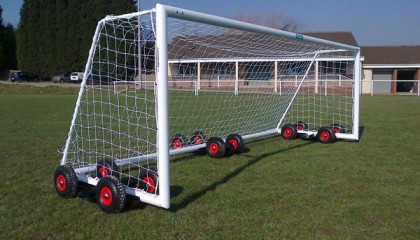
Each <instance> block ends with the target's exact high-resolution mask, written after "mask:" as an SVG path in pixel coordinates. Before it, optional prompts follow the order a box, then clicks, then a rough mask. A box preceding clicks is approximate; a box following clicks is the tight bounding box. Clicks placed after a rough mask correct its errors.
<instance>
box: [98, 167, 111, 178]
mask: <svg viewBox="0 0 420 240" xmlns="http://www.w3.org/2000/svg"><path fill="white" fill-rule="evenodd" d="M99 173H100V174H101V177H107V176H109V173H108V169H107V168H106V167H104V166H102V167H101V168H99Z"/></svg>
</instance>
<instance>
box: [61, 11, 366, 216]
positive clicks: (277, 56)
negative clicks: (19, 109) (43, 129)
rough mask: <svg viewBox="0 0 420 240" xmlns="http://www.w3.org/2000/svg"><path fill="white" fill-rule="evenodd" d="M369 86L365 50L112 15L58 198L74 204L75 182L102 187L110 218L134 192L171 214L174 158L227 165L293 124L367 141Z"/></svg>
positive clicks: (217, 24) (85, 90)
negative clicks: (363, 124) (242, 149)
mask: <svg viewBox="0 0 420 240" xmlns="http://www.w3.org/2000/svg"><path fill="white" fill-rule="evenodd" d="M359 81H360V49H359V48H358V47H355V46H349V45H345V44H341V43H335V42H331V41H326V40H322V39H317V38H314V37H309V36H305V35H301V34H296V33H290V32H285V31H281V30H277V29H272V28H268V27H263V26H258V25H254V24H250V23H244V22H240V21H236V20H231V19H226V18H222V17H218V16H213V15H209V14H203V13H199V12H194V11H190V10H186V9H181V8H176V7H170V6H165V5H161V4H157V5H156V8H155V9H152V10H150V11H143V12H136V13H130V14H125V15H120V16H107V17H106V18H104V19H103V20H101V21H99V23H98V25H97V28H96V31H95V35H94V37H93V40H92V46H91V49H90V52H89V57H88V60H87V64H86V67H85V72H84V77H83V81H82V83H81V87H80V91H79V95H78V99H77V101H76V106H75V110H74V114H73V117H72V121H71V126H70V130H69V133H68V137H67V140H66V144H65V148H64V152H63V157H62V160H61V166H60V167H59V168H58V169H57V171H56V174H55V187H56V191H57V192H58V193H59V195H61V196H65V197H69V196H72V195H73V194H74V191H73V188H71V189H70V190H69V189H68V188H69V186H71V185H69V184H70V183H74V182H75V181H74V179H73V180H72V179H71V178H72V176H76V177H77V181H81V182H86V183H88V184H91V185H94V186H96V187H97V188H99V189H98V190H97V201H98V203H99V205H100V207H101V209H102V210H104V211H107V212H118V211H121V208H122V207H121V206H123V203H121V202H123V200H124V197H123V196H122V195H125V194H129V195H134V196H137V197H139V198H140V200H141V201H142V202H145V203H149V204H152V205H156V206H158V207H162V208H169V207H170V183H171V182H170V159H171V156H173V155H177V154H183V153H188V152H193V151H197V150H200V149H206V151H207V152H208V153H209V155H210V156H212V157H221V156H223V155H224V153H225V151H228V150H230V151H233V152H237V150H238V148H239V146H240V145H243V141H244V140H250V139H253V138H258V137H262V136H266V135H270V134H279V133H282V131H283V133H284V130H283V128H284V126H285V125H287V124H292V125H293V124H294V126H295V127H296V126H297V127H299V126H304V127H302V128H297V131H296V134H300V135H302V136H303V135H304V134H305V135H307V136H317V135H319V131H318V129H320V128H322V127H323V126H328V127H329V128H332V127H335V128H339V131H338V132H336V133H335V136H336V137H337V138H338V139H348V140H358V138H359V90H360V87H359ZM72 171H74V174H73V172H72ZM115 189H116V190H115ZM113 190H115V191H113ZM117 190H118V191H117ZM115 194H116V195H117V196H114V195H115ZM110 195H111V196H112V197H109V196H110ZM119 195H121V196H119ZM113 201H117V202H116V203H115V202H113ZM118 201H120V202H118Z"/></svg>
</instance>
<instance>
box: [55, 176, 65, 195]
mask: <svg viewBox="0 0 420 240" xmlns="http://www.w3.org/2000/svg"><path fill="white" fill-rule="evenodd" d="M55 185H56V186H57V189H58V190H60V191H62V192H63V191H65V190H66V188H67V182H66V178H65V177H64V176H63V175H59V176H58V177H57V179H56V180H55Z"/></svg>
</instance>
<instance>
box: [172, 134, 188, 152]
mask: <svg viewBox="0 0 420 240" xmlns="http://www.w3.org/2000/svg"><path fill="white" fill-rule="evenodd" d="M186 146H188V141H187V138H186V137H185V136H184V135H182V134H179V133H177V134H175V135H174V137H173V138H172V140H171V148H172V149H179V148H183V147H186Z"/></svg>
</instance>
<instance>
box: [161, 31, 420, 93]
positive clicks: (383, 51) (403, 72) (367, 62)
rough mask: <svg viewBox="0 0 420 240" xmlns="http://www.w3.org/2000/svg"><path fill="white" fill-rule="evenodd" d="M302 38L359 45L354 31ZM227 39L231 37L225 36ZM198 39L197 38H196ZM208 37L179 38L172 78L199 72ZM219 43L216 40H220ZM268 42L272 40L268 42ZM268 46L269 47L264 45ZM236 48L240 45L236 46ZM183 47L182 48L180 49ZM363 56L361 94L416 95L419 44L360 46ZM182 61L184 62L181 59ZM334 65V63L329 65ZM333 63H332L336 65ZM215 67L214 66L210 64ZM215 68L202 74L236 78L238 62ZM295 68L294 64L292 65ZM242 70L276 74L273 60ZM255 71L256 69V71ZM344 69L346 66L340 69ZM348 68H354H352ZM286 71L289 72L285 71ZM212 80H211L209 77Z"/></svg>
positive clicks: (324, 65)
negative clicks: (200, 57) (236, 64)
mask: <svg viewBox="0 0 420 240" xmlns="http://www.w3.org/2000/svg"><path fill="white" fill-rule="evenodd" d="M302 34H303V35H307V36H311V37H315V38H320V39H325V40H329V41H333V42H338V43H343V44H346V45H351V46H359V44H358V43H357V40H356V39H355V37H354V36H353V34H352V32H345V31H341V32H305V33H302ZM222 37H223V35H219V36H218V37H217V38H222ZM225 37H228V36H225ZM231 37H232V36H230V38H231ZM196 38H197V37H196ZM230 38H229V39H217V40H220V41H223V42H227V43H232V44H233V45H232V46H225V47H228V48H229V47H234V45H235V44H236V43H237V42H236V41H235V40H234V39H230ZM204 39H205V38H204V37H202V39H193V40H191V39H181V38H178V39H176V41H173V42H172V43H171V45H172V46H171V47H170V48H169V49H170V52H169V58H170V59H172V64H170V66H169V69H170V74H169V75H170V78H172V79H176V78H178V79H179V78H181V79H184V78H190V77H194V76H195V77H196V76H197V74H198V72H197V71H198V70H197V69H200V68H202V67H199V68H197V64H199V61H198V60H199V57H197V56H196V54H197V51H198V49H199V48H200V47H201V45H207V44H206V41H209V40H204ZM208 39H210V40H211V41H215V39H214V37H213V38H208ZM217 40H216V41H217ZM253 41H254V43H255V51H257V50H258V48H259V44H258V43H260V42H261V41H262V40H258V41H257V40H253ZM267 41H270V40H268V39H267ZM265 45H269V44H268V43H265ZM235 47H237V46H235ZM181 48H183V49H181ZM360 48H361V55H362V59H364V60H363V62H362V68H363V69H362V70H363V71H362V84H361V88H362V89H361V92H362V93H364V94H372V93H373V94H396V93H410V92H411V93H417V91H418V83H419V81H420V45H418V46H368V47H360ZM213 52H215V51H212V49H211V48H210V49H209V48H208V49H207V52H206V54H210V55H211V54H213ZM241 54H242V55H240V56H239V55H238V56H237V57H239V58H242V59H243V58H246V57H247V56H246V55H247V54H246V52H242V53H241ZM179 59H183V60H179ZM330 63H333V62H330ZM330 63H328V62H321V63H319V64H318V63H317V64H318V68H319V69H324V70H325V71H331V70H334V69H335V67H334V66H329V64H330ZM337 63H338V64H340V65H342V64H345V62H344V61H337ZM337 63H333V64H337ZM208 64H212V63H208ZM213 65H214V66H212V67H208V69H213V70H212V72H208V71H204V70H202V71H201V72H200V75H204V76H205V78H207V77H208V76H214V75H217V78H218V79H219V78H226V79H230V78H234V74H235V61H231V62H225V63H214V64H213ZM290 66H292V65H290ZM239 68H247V71H246V72H247V74H248V75H247V76H243V78H244V79H253V80H261V81H264V80H269V79H270V78H272V77H273V76H272V75H273V72H274V61H273V63H272V64H267V63H266V62H264V63H258V62H253V61H242V63H240V65H239ZM253 69H255V70H253ZM341 69H343V67H341ZM347 69H351V66H349V67H348V68H347ZM284 71H287V69H284ZM340 71H341V72H337V73H335V72H334V73H333V74H339V75H343V76H348V77H352V73H350V72H348V71H347V72H342V70H340ZM209 78H211V77H209Z"/></svg>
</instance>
